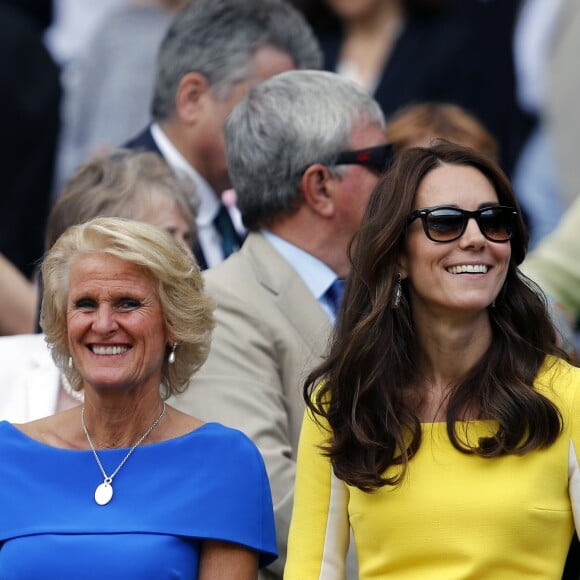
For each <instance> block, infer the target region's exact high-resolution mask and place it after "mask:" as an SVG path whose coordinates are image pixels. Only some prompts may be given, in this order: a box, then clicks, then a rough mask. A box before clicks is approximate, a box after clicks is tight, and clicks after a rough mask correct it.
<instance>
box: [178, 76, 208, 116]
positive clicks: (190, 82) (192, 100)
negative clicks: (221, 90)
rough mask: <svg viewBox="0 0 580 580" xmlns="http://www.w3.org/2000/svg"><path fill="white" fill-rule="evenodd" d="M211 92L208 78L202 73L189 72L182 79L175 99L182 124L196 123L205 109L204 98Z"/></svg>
mask: <svg viewBox="0 0 580 580" xmlns="http://www.w3.org/2000/svg"><path fill="white" fill-rule="evenodd" d="M209 91H210V86H209V83H208V81H207V78H206V77H205V76H204V75H202V74H201V73H199V72H189V73H187V74H186V75H184V76H183V77H181V80H180V81H179V86H178V87H177V95H176V97H175V110H176V112H177V116H178V117H179V119H180V120H181V121H182V122H184V123H186V124H188V125H190V124H192V123H195V122H196V120H197V118H198V115H199V112H200V109H201V108H202V107H203V97H204V96H205V95H207V94H208V93H209Z"/></svg>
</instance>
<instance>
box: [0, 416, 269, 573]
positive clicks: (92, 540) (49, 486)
mask: <svg viewBox="0 0 580 580" xmlns="http://www.w3.org/2000/svg"><path fill="white" fill-rule="evenodd" d="M127 451H128V450H127V449H108V450H102V451H99V452H98V453H99V457H100V459H101V462H102V463H103V466H104V468H105V471H106V472H107V473H111V472H112V471H113V470H114V469H115V468H116V467H117V465H118V464H119V463H120V462H121V460H122V459H123V457H124V456H125V455H126V453H127ZM102 479H103V478H102V475H101V472H100V470H99V468H98V466H97V463H96V461H95V458H94V456H93V454H92V452H91V451H82V450H69V449H59V448H56V447H51V446H48V445H45V444H43V443H40V442H38V441H35V440H34V439H31V438H30V437H28V436H27V435H25V434H24V433H22V432H21V431H19V430H18V429H16V428H15V427H14V426H12V425H11V424H10V423H8V422H6V421H2V422H0V578H2V580H11V579H18V580H29V579H30V580H33V579H34V580H38V579H39V578H51V579H52V578H55V579H56V578H58V579H59V580H68V579H73V578H74V579H76V578H83V579H86V580H92V579H95V580H96V579H98V580H102V579H103V578H107V580H117V579H118V580H121V579H123V580H132V579H135V580H137V579H139V580H147V579H151V580H163V579H165V578H188V579H190V580H191V579H194V580H195V579H196V578H197V577H198V565H199V556H200V548H201V543H202V542H203V540H204V539H215V540H224V541H227V542H234V543H236V544H241V545H243V546H246V547H248V548H251V549H253V550H255V551H257V552H258V554H259V556H260V566H265V565H267V564H269V563H271V562H272V561H273V560H275V558H276V539H275V531H274V516H273V510H272V498H271V494H270V486H269V483H268V478H267V475H266V470H265V468H264V462H263V460H262V457H261V455H260V453H259V452H258V450H257V448H256V447H255V445H254V444H253V443H252V441H251V440H250V439H248V438H247V437H246V436H245V435H244V434H243V433H241V432H239V431H236V430H234V429H230V428H227V427H224V426H223V425H219V424H217V423H206V424H205V425H203V426H201V427H199V428H198V429H196V430H195V431H193V432H191V433H188V434H187V435H183V436H181V437H177V438H175V439H170V440H168V441H163V442H161V443H153V444H150V445H143V446H141V447H139V448H137V449H136V450H135V452H134V453H133V455H131V457H130V458H129V460H128V461H127V463H126V464H125V465H124V466H123V467H122V468H121V470H120V471H119V473H118V474H117V476H116V477H115V479H114V480H113V488H114V496H113V498H112V500H111V501H110V503H108V504H106V505H103V506H100V505H98V504H97V503H96V502H95V500H94V491H95V489H96V487H97V486H98V485H99V484H100V483H102Z"/></svg>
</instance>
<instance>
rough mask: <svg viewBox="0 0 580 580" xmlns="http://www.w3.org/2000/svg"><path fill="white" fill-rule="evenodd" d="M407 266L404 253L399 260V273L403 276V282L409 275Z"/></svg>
mask: <svg viewBox="0 0 580 580" xmlns="http://www.w3.org/2000/svg"><path fill="white" fill-rule="evenodd" d="M407 264H408V260H407V256H406V255H405V254H404V253H401V254H399V256H398V258H397V272H398V273H399V274H400V275H401V280H404V279H405V278H407V276H408V275H409V268H408V266H407Z"/></svg>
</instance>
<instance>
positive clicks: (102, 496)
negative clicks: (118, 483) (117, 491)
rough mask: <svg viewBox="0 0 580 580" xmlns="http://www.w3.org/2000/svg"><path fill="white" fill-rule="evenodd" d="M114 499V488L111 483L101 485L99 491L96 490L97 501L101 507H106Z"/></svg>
mask: <svg viewBox="0 0 580 580" xmlns="http://www.w3.org/2000/svg"><path fill="white" fill-rule="evenodd" d="M112 497H113V486H112V485H111V484H110V483H106V482H104V483H101V485H99V486H98V487H97V489H95V501H96V502H97V503H98V504H99V505H106V504H108V503H109V502H110V501H111V498H112Z"/></svg>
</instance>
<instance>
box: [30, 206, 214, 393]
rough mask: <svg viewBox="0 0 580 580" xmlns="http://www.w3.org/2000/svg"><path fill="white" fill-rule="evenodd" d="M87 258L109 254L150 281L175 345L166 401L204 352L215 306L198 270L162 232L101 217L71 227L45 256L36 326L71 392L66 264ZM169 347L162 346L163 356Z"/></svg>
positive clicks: (76, 383) (166, 367)
mask: <svg viewBox="0 0 580 580" xmlns="http://www.w3.org/2000/svg"><path fill="white" fill-rule="evenodd" d="M86 254H92V255H94V254H104V255H108V256H114V257H116V258H118V259H120V260H123V261H125V262H127V264H132V265H134V266H137V267H139V268H140V269H142V271H144V272H145V273H146V274H147V275H148V276H149V277H150V278H151V280H153V282H154V285H155V289H156V292H157V297H158V299H159V302H160V304H161V309H162V313H163V317H164V321H165V325H166V327H167V330H168V332H169V334H170V335H171V336H172V337H173V340H174V341H175V342H177V344H178V346H177V349H176V351H175V363H174V364H168V360H167V357H165V358H164V363H163V368H162V381H161V386H160V388H161V395H162V397H163V398H168V397H169V396H171V395H176V394H179V393H182V392H183V391H185V389H186V388H187V385H188V381H189V378H190V377H191V376H192V375H193V374H194V373H195V372H196V371H197V370H198V369H199V368H200V367H201V365H202V364H203V363H204V362H205V360H206V358H207V356H208V354H209V346H210V340H211V333H212V330H213V327H214V317H213V310H214V303H213V301H212V300H211V299H210V298H209V297H208V296H206V294H205V293H204V286H203V279H202V277H201V274H200V270H199V266H198V265H197V264H196V262H195V260H194V258H192V256H191V255H189V254H188V253H187V251H186V250H185V249H184V248H182V247H181V246H180V245H179V244H178V243H177V242H176V241H175V240H174V239H173V238H172V237H171V236H170V235H169V234H168V233H167V232H165V231H163V230H161V229H159V228H157V227H155V226H152V225H149V224H146V223H142V222H137V221H133V220H128V219H124V218H112V217H100V218H95V219H92V220H90V221H88V222H85V223H83V224H80V225H76V226H73V227H71V228H69V229H68V230H67V231H66V232H64V233H63V234H62V236H60V238H59V239H58V240H57V241H56V243H55V244H54V245H53V247H52V248H51V249H50V251H49V252H48V253H47V255H46V257H45V258H44V261H43V264H42V280H43V284H44V288H43V298H42V310H41V325H42V328H43V330H44V332H45V334H46V342H47V343H48V345H49V347H50V349H51V352H52V357H53V359H54V362H55V364H56V366H57V367H58V368H59V369H60V371H61V372H62V373H63V374H64V375H65V376H66V378H67V379H68V380H69V382H70V383H71V385H72V386H73V388H75V389H77V390H78V389H80V388H81V386H82V378H81V376H80V375H79V373H78V371H77V370H76V369H75V368H74V367H73V368H69V366H68V360H69V357H70V352H69V347H68V331H67V320H66V312H67V301H68V292H69V287H68V285H69V273H70V269H71V265H72V263H73V261H74V260H76V259H78V258H79V257H82V256H83V255H86ZM170 348H171V347H170V345H169V344H168V345H166V350H167V353H166V354H168V353H169V350H170Z"/></svg>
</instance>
